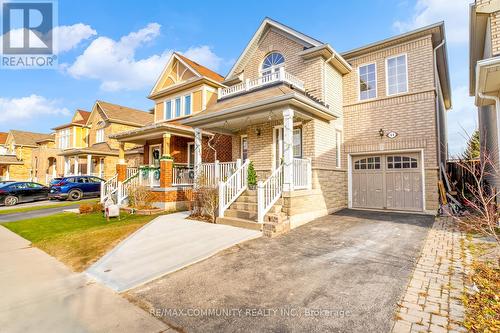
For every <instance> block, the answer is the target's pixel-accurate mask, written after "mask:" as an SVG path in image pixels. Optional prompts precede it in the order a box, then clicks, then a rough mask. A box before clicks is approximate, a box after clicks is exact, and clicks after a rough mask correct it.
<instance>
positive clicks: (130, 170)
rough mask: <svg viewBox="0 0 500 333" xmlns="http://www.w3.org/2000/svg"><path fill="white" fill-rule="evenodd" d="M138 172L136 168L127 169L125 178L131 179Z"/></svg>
mask: <svg viewBox="0 0 500 333" xmlns="http://www.w3.org/2000/svg"><path fill="white" fill-rule="evenodd" d="M137 171H139V168H138V167H127V178H130V177H132V176H133V175H135V174H136V173H137Z"/></svg>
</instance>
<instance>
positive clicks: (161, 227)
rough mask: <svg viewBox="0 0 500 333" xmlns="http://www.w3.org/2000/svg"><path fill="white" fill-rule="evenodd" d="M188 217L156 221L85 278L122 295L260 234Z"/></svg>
mask: <svg viewBox="0 0 500 333" xmlns="http://www.w3.org/2000/svg"><path fill="white" fill-rule="evenodd" d="M188 215H189V214H188V213H187V212H181V213H175V214H169V215H163V216H160V217H158V218H156V219H155V220H153V221H152V222H150V223H148V224H147V225H145V226H144V227H142V228H141V229H139V230H138V231H136V232H135V233H134V234H132V235H131V236H129V237H128V238H127V239H125V240H124V241H123V242H121V243H120V244H119V245H118V246H117V247H115V248H114V249H113V250H112V251H111V252H109V253H108V254H106V255H105V256H104V257H102V258H101V259H100V260H99V261H98V262H96V263H95V264H94V265H92V266H91V267H89V269H88V270H87V274H88V275H89V276H90V277H92V278H93V279H95V280H97V281H99V282H101V283H104V284H105V285H107V286H108V287H110V288H111V289H113V290H116V291H124V290H127V289H130V288H133V287H136V286H138V285H140V284H143V283H145V282H148V281H151V280H153V279H155V278H158V277H160V276H163V275H165V274H168V273H171V272H174V271H176V270H179V269H181V268H183V267H185V266H187V265H191V264H193V263H196V262H198V261H200V260H203V259H206V258H208V257H210V256H211V255H214V254H215V253H217V252H219V251H221V250H224V249H226V248H228V247H231V246H233V245H236V244H238V243H240V242H243V241H246V240H249V239H252V238H256V237H259V236H261V234H262V233H261V232H260V231H255V230H247V229H242V228H235V227H231V226H227V225H219V224H212V223H205V222H198V221H193V220H186V219H185V218H186V217H187V216H188Z"/></svg>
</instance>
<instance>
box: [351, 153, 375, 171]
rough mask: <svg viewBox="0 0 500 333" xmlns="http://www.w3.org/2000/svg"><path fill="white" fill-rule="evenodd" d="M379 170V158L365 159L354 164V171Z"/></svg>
mask: <svg viewBox="0 0 500 333" xmlns="http://www.w3.org/2000/svg"><path fill="white" fill-rule="evenodd" d="M378 169H380V156H374V157H367V158H363V159H361V160H358V161H356V162H355V163H354V170H378Z"/></svg>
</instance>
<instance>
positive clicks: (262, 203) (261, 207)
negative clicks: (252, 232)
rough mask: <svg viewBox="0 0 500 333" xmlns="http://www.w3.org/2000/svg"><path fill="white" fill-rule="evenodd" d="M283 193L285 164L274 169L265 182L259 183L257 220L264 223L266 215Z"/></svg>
mask: <svg viewBox="0 0 500 333" xmlns="http://www.w3.org/2000/svg"><path fill="white" fill-rule="evenodd" d="M282 193H283V164H281V165H280V166H279V167H278V168H277V169H276V170H274V171H273V173H272V174H271V176H269V178H267V179H266V181H265V182H261V181H259V182H258V183H257V222H259V223H263V222H264V216H265V215H266V213H267V212H268V211H269V210H270V209H271V207H273V205H274V204H275V203H276V201H278V199H279V198H280V197H281V194H282Z"/></svg>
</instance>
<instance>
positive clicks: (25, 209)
mask: <svg viewBox="0 0 500 333" xmlns="http://www.w3.org/2000/svg"><path fill="white" fill-rule="evenodd" d="M97 201H98V199H88V200H81V201H65V202H58V203H53V204H49V205H43V206H30V207H18V208H12V209H5V210H0V215H3V214H13V213H25V212H31V211H34V210H42V209H48V208H55V207H66V206H73V205H78V204H83V203H93V202H97Z"/></svg>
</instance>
